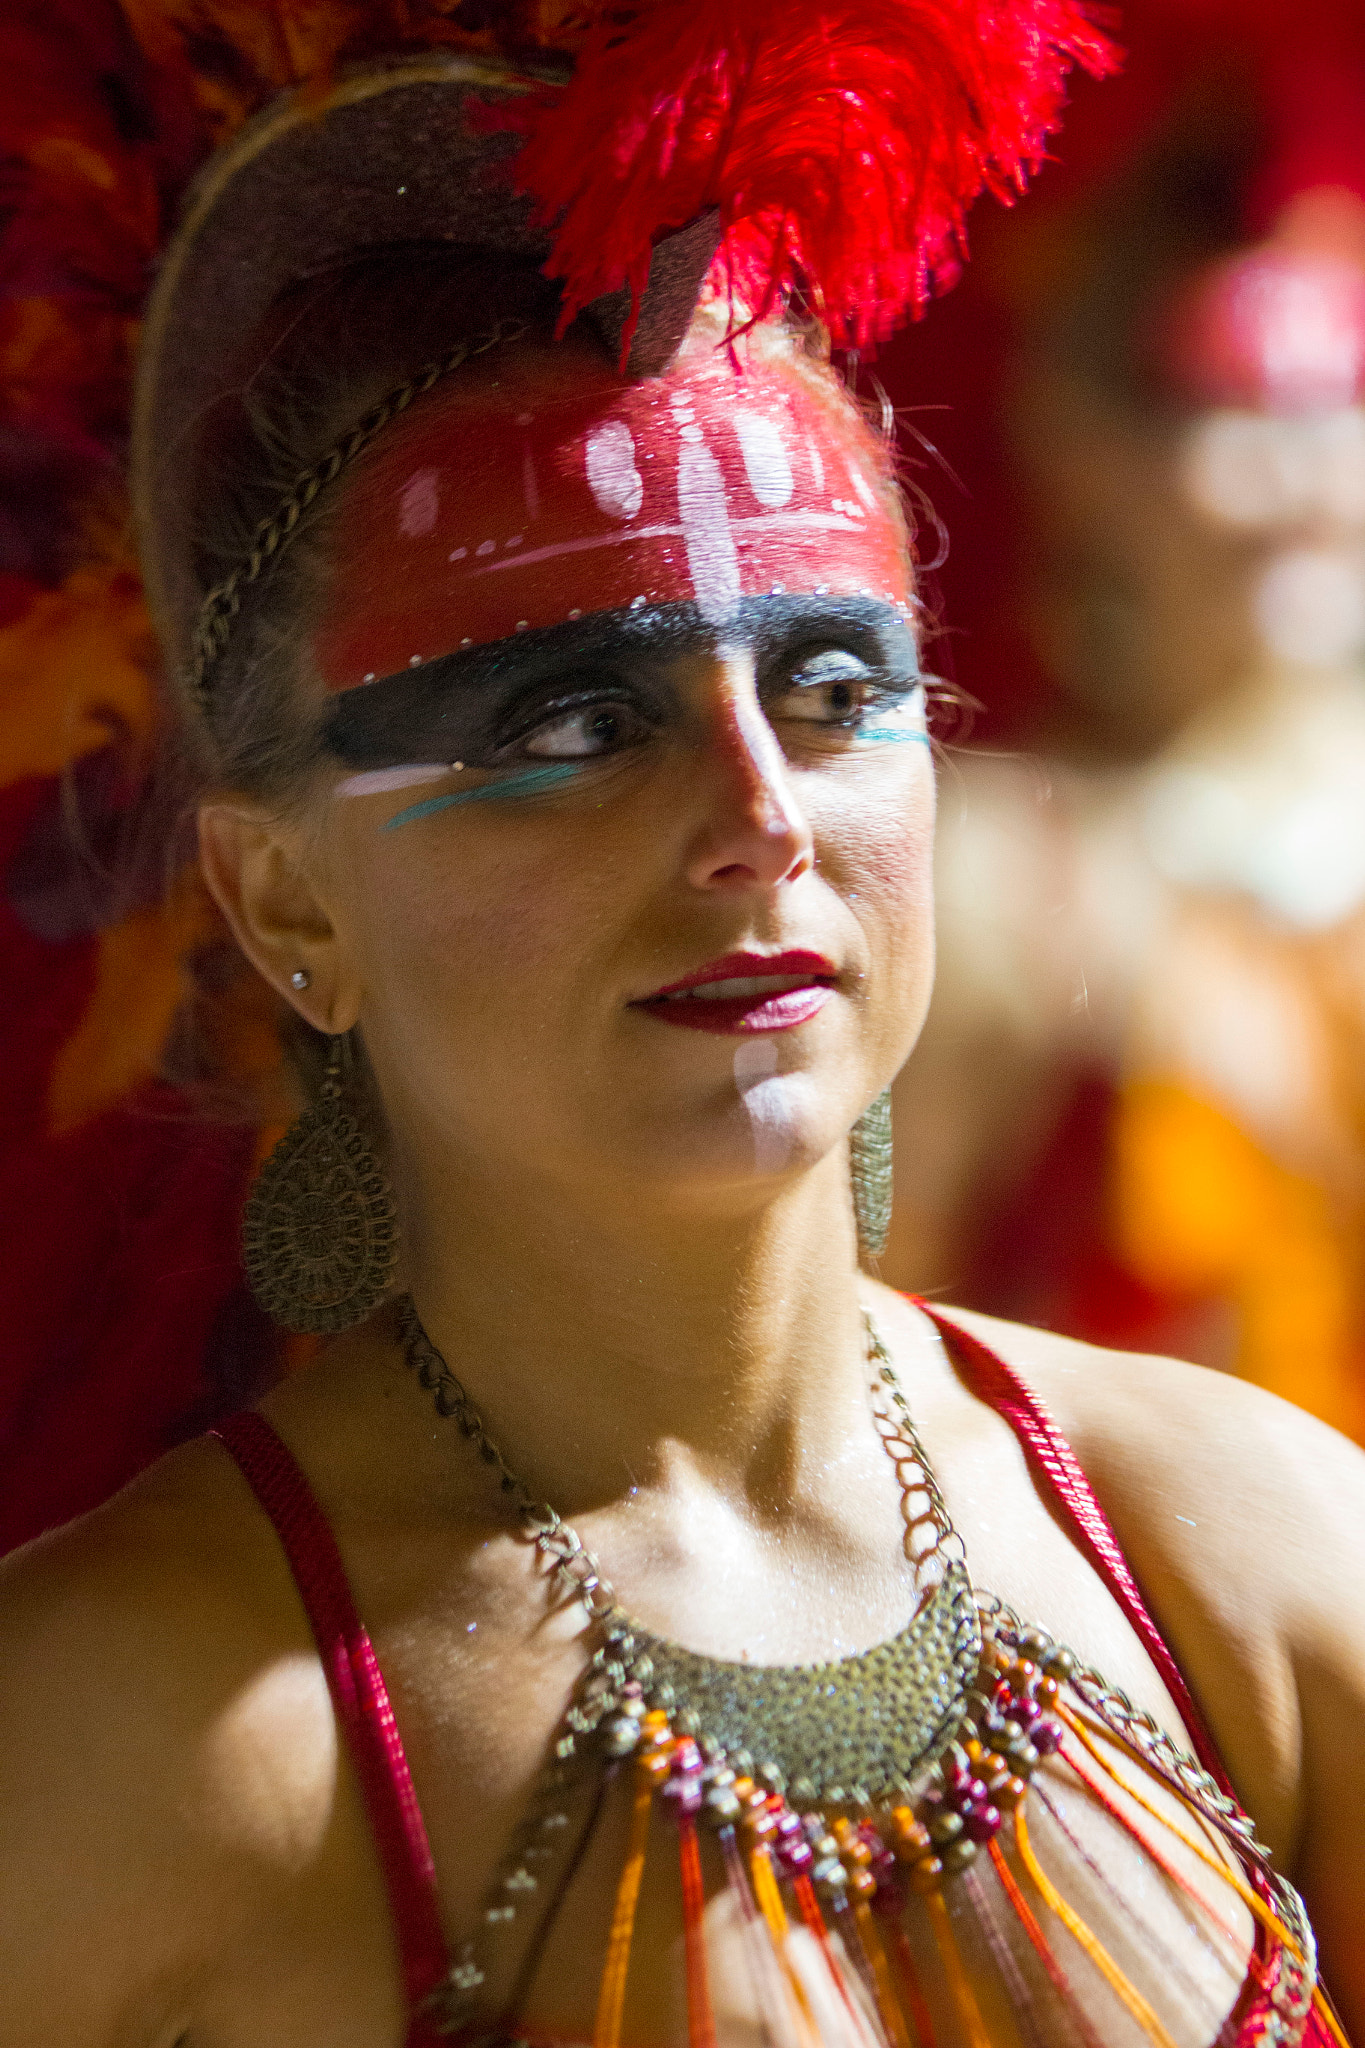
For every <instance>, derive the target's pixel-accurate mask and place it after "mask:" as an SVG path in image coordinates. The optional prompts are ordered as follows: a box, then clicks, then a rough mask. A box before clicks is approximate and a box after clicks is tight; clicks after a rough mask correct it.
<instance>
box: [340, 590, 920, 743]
mask: <svg viewBox="0 0 1365 2048" xmlns="http://www.w3.org/2000/svg"><path fill="white" fill-rule="evenodd" d="M724 646H730V647H740V646H744V647H750V648H752V649H753V651H754V653H755V656H756V665H757V670H758V685H759V692H760V697H761V701H762V703H763V706H764V709H765V711H766V712H767V714H768V716H769V717H770V718H771V719H772V720H773V722H774V725H775V727H778V728H779V729H780V730H781V732H782V735H783V738H784V742H785V743H788V744H791V745H809V744H822V745H828V744H829V743H830V741H831V740H833V739H837V738H838V737H839V736H841V735H842V736H844V737H845V738H847V736H849V735H850V734H854V733H856V732H857V731H858V730H859V728H860V726H861V725H862V724H863V722H864V721H865V720H866V718H867V716H868V715H869V713H873V712H875V711H877V710H878V709H885V708H887V707H888V706H890V705H891V704H893V703H894V702H896V701H898V700H904V699H905V698H907V697H908V696H909V695H910V693H911V692H913V691H914V690H915V689H916V688H917V687H918V686H919V684H920V681H921V677H920V672H919V665H918V660H917V654H916V647H915V640H914V635H913V633H912V631H911V630H910V626H909V624H908V622H907V620H906V619H905V617H904V616H903V614H902V613H901V612H900V611H899V610H898V609H896V608H895V607H894V606H892V605H890V604H886V603H883V602H881V601H879V600H876V599H871V598H861V597H845V598H830V597H818V596H817V597H788V596H785V595H774V596H770V597H765V598H750V599H748V600H746V601H745V602H744V603H743V604H742V605H741V606H740V607H739V609H738V612H737V614H736V616H735V619H734V621H733V623H730V624H727V626H726V627H725V628H724V629H723V630H722V631H720V632H719V633H718V632H717V630H716V629H715V628H714V627H712V626H710V625H708V624H707V623H706V622H705V621H704V620H702V619H701V617H700V615H699V614H698V612H697V609H696V607H695V606H694V605H690V604H686V605H664V606H657V607H652V608H651V607H642V608H640V609H639V610H637V611H631V612H610V613H594V614H589V616H588V617H587V618H585V619H583V620H580V621H576V622H572V623H569V624H566V625H563V626H556V627H552V628H549V629H546V630H545V631H542V632H537V633H527V634H523V635H518V636H517V637H516V638H515V639H511V640H503V641H498V642H496V643H494V644H493V645H491V646H487V647H477V648H469V649H465V650H463V651H460V652H457V653H454V654H450V655H445V656H442V657H440V658H439V659H437V660H435V661H430V662H426V663H424V664H423V666H422V667H421V668H420V669H416V670H413V671H410V672H405V673H401V674H399V675H396V676H389V677H385V678H382V679H381V680H380V681H378V682H375V683H369V684H365V685H362V686H361V687H360V688H358V689H353V690H348V691H345V692H344V693H342V694H341V695H339V696H338V697H336V698H334V699H333V700H332V701H331V703H330V704H329V706H328V709H327V713H326V716H325V720H324V723H323V726H322V730H321V734H320V738H321V741H322V744H323V747H324V749H325V751H326V752H327V753H329V754H330V755H331V756H332V757H333V759H335V760H336V761H338V762H339V763H341V764H344V765H345V766H347V767H349V768H352V769H359V770H369V769H379V768H386V767H395V766H398V765H400V764H401V765H407V764H410V763H441V762H452V761H460V762H463V763H464V764H465V765H466V766H467V767H475V768H489V769H493V768H498V767H500V766H504V765H506V766H511V765H513V763H515V762H519V761H531V762H537V761H546V762H554V761H575V762H582V763H587V762H590V761H592V760H597V759H605V758H607V757H609V756H615V755H620V754H623V753H625V752H627V751H629V750H630V749H631V748H635V747H640V746H643V745H646V744H648V742H649V741H650V740H651V739H653V738H654V737H656V736H657V735H659V734H660V733H662V732H665V731H667V730H668V729H670V728H676V726H677V724H678V722H679V720H680V719H681V718H682V717H683V716H684V715H685V712H684V705H683V702H682V700H681V697H680V693H679V690H678V686H677V681H676V676H675V675H673V674H671V673H670V671H672V670H673V668H674V665H675V664H676V662H677V661H678V660H679V659H680V658H681V657H683V656H686V655H688V654H695V653H701V652H713V651H715V650H716V649H717V647H724Z"/></svg>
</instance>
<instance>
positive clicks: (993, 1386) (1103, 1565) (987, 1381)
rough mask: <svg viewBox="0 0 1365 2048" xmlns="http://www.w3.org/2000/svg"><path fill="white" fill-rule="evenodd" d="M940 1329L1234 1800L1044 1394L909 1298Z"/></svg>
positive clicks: (1206, 1765) (982, 1346)
mask: <svg viewBox="0 0 1365 2048" xmlns="http://www.w3.org/2000/svg"><path fill="white" fill-rule="evenodd" d="M907 1299H908V1300H910V1301H913V1302H914V1305H915V1307H916V1308H918V1309H922V1310H923V1312H924V1314H925V1315H927V1316H928V1318H929V1320H930V1322H931V1323H933V1325H934V1327H935V1328H936V1329H937V1331H938V1333H939V1335H940V1336H941V1337H942V1339H943V1341H944V1344H945V1345H946V1347H947V1349H948V1352H949V1355H950V1357H951V1358H952V1360H953V1362H954V1364H955V1365H956V1366H957V1367H958V1369H959V1371H960V1372H961V1374H962V1377H963V1378H964V1379H965V1380H966V1382H967V1384H968V1386H969V1387H970V1388H971V1390H972V1392H973V1393H974V1394H975V1395H976V1396H977V1397H978V1399H980V1400H982V1401H984V1402H985V1403H986V1404H987V1406H988V1407H991V1408H994V1410H995V1412H996V1414H997V1415H1001V1416H1003V1417H1004V1419H1005V1421H1006V1422H1008V1424H1009V1426H1010V1428H1011V1429H1012V1430H1013V1431H1014V1433H1015V1435H1016V1436H1017V1437H1018V1439H1019V1441H1020V1443H1021V1444H1022V1445H1023V1447H1024V1454H1025V1456H1026V1457H1027V1459H1028V1461H1029V1465H1030V1467H1031V1468H1032V1471H1033V1475H1034V1477H1035V1479H1036V1480H1037V1481H1038V1483H1039V1486H1040V1487H1041V1489H1042V1491H1043V1493H1044V1494H1045V1495H1046V1497H1047V1498H1048V1499H1049V1500H1050V1501H1051V1502H1052V1503H1053V1505H1054V1506H1055V1507H1056V1509H1057V1511H1058V1513H1059V1514H1060V1515H1061V1516H1062V1519H1063V1520H1064V1521H1065V1523H1066V1525H1067V1528H1068V1529H1069V1530H1070V1532H1071V1537H1072V1540H1073V1542H1074V1543H1075V1545H1076V1547H1077V1549H1078V1550H1079V1551H1080V1552H1081V1553H1082V1555H1083V1556H1085V1557H1086V1558H1088V1559H1089V1561H1090V1563H1091V1564H1092V1565H1093V1566H1094V1568H1095V1570H1096V1571H1097V1572H1098V1573H1099V1575H1100V1577H1101V1578H1102V1579H1103V1580H1104V1583H1105V1585H1106V1586H1107V1587H1108V1588H1109V1591H1110V1592H1111V1593H1112V1594H1113V1596H1114V1598H1115V1599H1116V1600H1117V1601H1118V1603H1119V1606H1120V1607H1121V1608H1122V1609H1123V1611H1124V1613H1125V1614H1126V1615H1127V1617H1128V1620H1129V1621H1130V1622H1131V1623H1132V1625H1133V1628H1134V1629H1135V1630H1136V1631H1137V1634H1138V1636H1139V1637H1140V1639H1141V1642H1142V1646H1143V1648H1144V1649H1145V1650H1146V1652H1147V1655H1148V1656H1149V1657H1150V1658H1151V1660H1152V1662H1153V1664H1155V1666H1156V1668H1157V1671H1158V1672H1159V1673H1160V1676H1161V1680H1162V1683H1163V1684H1164V1685H1165V1687H1166V1690H1167V1692H1168V1693H1169V1694H1170V1695H1171V1698H1172V1699H1173V1700H1174V1701H1175V1704H1176V1707H1177V1709H1178V1710H1179V1713H1180V1718H1181V1720H1182V1721H1183V1722H1184V1723H1185V1726H1186V1728H1187V1729H1188V1730H1189V1735H1190V1741H1191V1742H1192V1743H1193V1744H1194V1748H1195V1753H1196V1755H1197V1756H1198V1758H1199V1761H1200V1763H1201V1764H1203V1766H1204V1769H1205V1770H1206V1771H1207V1772H1208V1773H1209V1775H1210V1777H1212V1778H1215V1779H1217V1781H1218V1784H1219V1785H1220V1786H1221V1787H1222V1789H1223V1791H1224V1792H1226V1793H1228V1794H1229V1795H1231V1793H1232V1786H1231V1784H1230V1782H1229V1780H1228V1775H1227V1772H1226V1771H1225V1770H1224V1768H1223V1760H1222V1758H1221V1757H1220V1756H1219V1754H1218V1751H1217V1749H1216V1748H1215V1747H1214V1743H1213V1738H1212V1736H1211V1735H1210V1734H1209V1731H1208V1728H1207V1726H1206V1724H1205V1721H1204V1717H1203V1715H1202V1714H1201V1713H1200V1711H1199V1709H1198V1707H1197V1706H1196V1705H1195V1703H1194V1696H1193V1694H1192V1693H1191V1692H1190V1689H1189V1687H1188V1686H1187V1685H1186V1683H1185V1681H1184V1679H1183V1678H1182V1677H1181V1675H1180V1668H1179V1666H1178V1665H1177V1663H1176V1661H1175V1658H1174V1657H1173V1656H1172V1655H1171V1653H1170V1651H1169V1650H1168V1649H1167V1647H1166V1644H1165V1641H1164V1639H1163V1637H1162V1635H1161V1633H1160V1631H1159V1630H1158V1628H1157V1625H1156V1623H1155V1622H1154V1621H1153V1620H1152V1617H1151V1615H1150V1614H1149V1613H1148V1611H1147V1604H1146V1602H1145V1601H1144V1599H1143V1597H1142V1595H1141V1593H1140V1592H1139V1591H1138V1588H1137V1581H1136V1580H1135V1579H1134V1577H1133V1574H1132V1572H1131V1571H1130V1570H1129V1568H1128V1560H1127V1558H1126V1557H1125V1556H1124V1554H1123V1552H1122V1551H1121V1550H1120V1548H1119V1540H1118V1537H1117V1536H1116V1535H1115V1534H1114V1532H1113V1530H1112V1528H1111V1527H1110V1526H1109V1518H1108V1516H1107V1515H1106V1514H1105V1512H1104V1509H1103V1508H1102V1507H1101V1506H1100V1504H1099V1502H1098V1501H1097V1500H1096V1498H1095V1496H1094V1494H1093V1493H1092V1492H1091V1490H1090V1482H1089V1480H1088V1479H1087V1478H1086V1476H1085V1474H1084V1472H1082V1470H1081V1468H1080V1465H1079V1464H1078V1463H1077V1460H1076V1454H1075V1452H1074V1451H1073V1450H1072V1448H1071V1446H1070V1444H1069V1443H1068V1442H1067V1440H1066V1438H1065V1437H1064V1436H1063V1435H1062V1432H1061V1431H1060V1430H1059V1429H1058V1427H1057V1425H1056V1423H1055V1422H1054V1421H1053V1420H1052V1417H1051V1416H1050V1415H1049V1414H1048V1412H1047V1410H1046V1408H1045V1407H1044V1406H1043V1404H1042V1402H1041V1401H1040V1400H1039V1399H1038V1396H1037V1395H1036V1394H1035V1393H1034V1392H1033V1391H1032V1389H1031V1388H1030V1387H1028V1386H1026V1385H1025V1384H1024V1382H1023V1380H1021V1379H1020V1377H1019V1375H1018V1373H1017V1372H1016V1371H1015V1370H1014V1367H1013V1366H1012V1365H1007V1364H1006V1363H1005V1361H1004V1359H1003V1358H1001V1357H999V1356H998V1355H997V1353H995V1352H994V1351H992V1350H991V1349H990V1348H989V1346H988V1345H985V1344H983V1343H982V1342H981V1339H980V1338H979V1337H973V1336H972V1335H971V1334H970V1332H969V1331H967V1330H964V1329H963V1328H962V1326H961V1324H959V1323H955V1322H953V1321H951V1320H950V1319H949V1317H947V1316H945V1315H944V1314H943V1313H942V1311H941V1310H939V1309H936V1308H935V1307H934V1306H933V1305H932V1303H930V1302H927V1301H922V1300H921V1299H920V1298H919V1297H918V1296H917V1295H909V1296H908V1297H907Z"/></svg>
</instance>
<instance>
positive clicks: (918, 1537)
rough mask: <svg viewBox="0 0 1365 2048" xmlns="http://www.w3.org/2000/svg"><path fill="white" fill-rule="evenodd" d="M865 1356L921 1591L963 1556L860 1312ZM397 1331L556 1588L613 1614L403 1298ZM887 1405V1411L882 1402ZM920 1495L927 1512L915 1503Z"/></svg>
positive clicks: (608, 1593)
mask: <svg viewBox="0 0 1365 2048" xmlns="http://www.w3.org/2000/svg"><path fill="white" fill-rule="evenodd" d="M862 1313H863V1325H864V1329H865V1330H866V1333H867V1354H868V1360H869V1363H870V1364H871V1365H872V1367H873V1376H872V1396H873V1421H874V1424H875V1426H876V1430H877V1434H878V1436H879V1437H880V1439H881V1442H882V1447H883V1449H884V1450H885V1451H886V1454H887V1456H888V1457H889V1458H890V1459H891V1461H892V1464H893V1465H894V1466H895V1469H896V1477H897V1479H898V1481H899V1483H900V1488H901V1503H902V1514H903V1516H904V1519H905V1524H906V1536H905V1552H906V1556H907V1558H908V1560H909V1562H910V1564H911V1565H912V1567H913V1568H914V1570H915V1575H916V1581H917V1584H918V1585H919V1586H920V1588H921V1589H922V1590H927V1589H930V1588H932V1587H934V1586H935V1585H937V1584H938V1583H939V1581H940V1579H941V1578H942V1576H943V1574H944V1572H945V1570H946V1568H947V1567H948V1565H949V1564H954V1565H960V1566H963V1567H965V1565H966V1551H965V1548H964V1546H963V1543H962V1539H961V1537H960V1536H959V1535H958V1533H957V1531H956V1529H955V1528H954V1527H953V1524H952V1519H951V1517H950V1516H949V1513H948V1506H947V1503H946V1501H945V1500H944V1498H943V1494H942V1491H941V1490H940V1487H939V1484H938V1480H937V1478H936V1477H935V1475H934V1469H933V1466H932V1465H931V1464H930V1462H929V1457H928V1453H927V1452H926V1451H925V1448H924V1445H923V1444H922V1442H921V1441H920V1437H919V1432H918V1431H917V1429H916V1428H915V1424H914V1421H913V1419H912V1417H911V1414H910V1408H909V1404H908V1402H907V1401H906V1399H905V1396H904V1394H903V1393H902V1391H901V1387H900V1382H899V1381H898V1380H897V1378H896V1374H895V1369H894V1367H893V1366H892V1363H891V1354H890V1352H889V1351H888V1350H887V1348H886V1345H885V1343H884V1341H883V1339H882V1337H881V1335H880V1333H879V1331H878V1330H877V1327H876V1324H875V1323H874V1322H873V1320H872V1317H871V1315H870V1314H869V1313H868V1311H867V1310H866V1309H864V1310H863V1312H862ZM398 1321H399V1334H400V1337H401V1340H402V1345H403V1351H404V1355H405V1357H406V1359H407V1362H408V1364H409V1366H410V1367H411V1368H412V1370H413V1371H414V1372H415V1373H416V1375H417V1377H418V1379H419V1380H420V1381H421V1383H422V1385H423V1386H424V1387H425V1388H426V1389H427V1390H428V1392H429V1393H431V1394H432V1395H433V1396H434V1398H435V1403H436V1410H437V1413H438V1414H439V1415H443V1416H446V1417H447V1418H448V1419H449V1420H450V1421H452V1422H454V1423H455V1425H456V1427H457V1428H458V1429H459V1430H460V1432H461V1433H462V1434H463V1435H464V1436H466V1437H468V1439H469V1441H470V1442H471V1443H472V1444H473V1446H474V1448H475V1450H476V1451H477V1452H478V1454H479V1456H480V1457H481V1458H482V1459H483V1461H484V1463H485V1464H486V1465H491V1466H493V1468H494V1470H495V1471H496V1472H497V1475H498V1483H499V1485H500V1487H501V1489H502V1491H503V1492H504V1493H505V1494H506V1495H507V1496H508V1497H509V1499H510V1500H511V1501H512V1503H513V1505H514V1507H515V1508H516V1510H517V1513H518V1514H519V1515H520V1517H521V1521H522V1527H523V1529H524V1531H525V1533H526V1535H527V1537H528V1539H529V1540H530V1541H531V1542H532V1543H534V1545H535V1547H536V1549H537V1550H538V1551H539V1552H540V1554H541V1556H542V1557H543V1558H545V1560H546V1561H547V1563H548V1564H549V1565H550V1568H551V1572H552V1575H553V1577H554V1578H555V1579H556V1580H557V1581H558V1583H559V1586H560V1589H561V1591H563V1592H564V1593H566V1594H569V1595H571V1596H572V1597H575V1598H577V1599H579V1600H581V1601H582V1603H583V1605H584V1607H585V1608H586V1609H587V1611H588V1614H589V1615H590V1616H591V1618H592V1619H593V1620H594V1621H606V1620H608V1619H609V1618H611V1617H613V1616H615V1615H616V1614H617V1613H618V1612H619V1602H618V1600H617V1597H616V1592H615V1589H614V1588H613V1586H612V1585H611V1584H610V1582H609V1581H608V1580H607V1579H606V1578H604V1577H603V1575H602V1567H601V1565H600V1564H599V1562H598V1560H597V1558H596V1557H595V1556H594V1554H593V1552H592V1551H590V1550H589V1549H588V1548H587V1547H586V1545H585V1544H584V1543H583V1541H582V1539H581V1538H580V1537H579V1536H578V1534H577V1533H576V1532H575V1531H574V1530H573V1529H571V1528H570V1527H569V1524H568V1523H567V1522H566V1521H564V1519H563V1518H562V1516H561V1515H560V1514H559V1513H558V1512H557V1510H556V1509H554V1508H553V1507H551V1506H550V1504H549V1502H548V1501H540V1500H537V1499H536V1498H535V1496H534V1494H533V1493H532V1492H531V1489H530V1488H529V1487H528V1486H527V1484H526V1482H525V1481H524V1480H523V1479H522V1478H521V1477H520V1476H519V1474H517V1473H516V1472H514V1471H513V1470H512V1468H511V1466H510V1465H509V1464H508V1462H507V1460H506V1458H505V1457H504V1456H503V1454H502V1451H501V1450H500V1449H499V1447H498V1445H497V1444H495V1443H494V1441H493V1439H492V1438H491V1437H490V1436H489V1434H488V1431H487V1430H486V1429H485V1427H484V1422H483V1417H482V1416H481V1415H480V1413H479V1410H478V1408H477V1407H476V1406H475V1404H474V1402H473V1400H472V1399H471V1398H470V1395H469V1393H468V1391H467V1389H466V1388H465V1387H464V1385H463V1384H462V1383H461V1381H460V1380H459V1379H457V1377H456V1376H455V1374H454V1373H453V1372H452V1371H451V1369H450V1366H449V1365H448V1364H447V1362H446V1360H445V1358H444V1357H443V1356H442V1354H441V1352H440V1351H438V1350H437V1348H436V1346H435V1345H434V1344H433V1343H432V1341H431V1339H430V1337H429V1336H428V1335H427V1333H426V1330H425V1329H424V1328H423V1326H422V1320H421V1317H420V1316H419V1315H418V1313H417V1309H416V1306H415V1304H414V1302H413V1299H412V1296H411V1295H410V1294H405V1295H404V1296H403V1297H402V1298H401V1300H400V1302H399V1304H398ZM888 1401H889V1403H890V1412H888V1411H887V1408H886V1407H885V1406H884V1405H883V1404H884V1403H885V1402H888ZM920 1494H923V1495H924V1496H925V1498H926V1500H927V1503H928V1505H927V1508H924V1509H921V1508H920V1507H918V1506H917V1505H916V1496H917V1495H920Z"/></svg>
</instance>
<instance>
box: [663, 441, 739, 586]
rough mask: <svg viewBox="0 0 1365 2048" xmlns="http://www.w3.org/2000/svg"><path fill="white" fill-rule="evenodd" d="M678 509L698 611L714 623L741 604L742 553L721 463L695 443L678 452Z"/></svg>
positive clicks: (690, 443) (689, 443)
mask: <svg viewBox="0 0 1365 2048" xmlns="http://www.w3.org/2000/svg"><path fill="white" fill-rule="evenodd" d="M678 511H679V514H680V515H681V518H682V529H683V544H684V546H685V547H686V549H687V567H688V571H689V573H690V575H691V577H692V588H693V590H694V592H695V593H696V599H697V609H698V611H699V612H700V613H701V615H702V617H703V618H704V619H705V620H706V621H707V623H708V624H709V625H715V624H718V623H719V622H720V621H721V620H722V619H728V618H730V617H732V616H733V614H734V611H735V609H736V607H737V606H738V604H739V595H740V576H739V555H738V553H737V552H736V549H735V537H734V535H733V533H732V532H731V531H730V508H729V506H728V505H727V503H726V501H725V478H724V477H723V476H722V475H721V469H720V464H719V463H718V462H717V461H716V458H715V456H714V455H713V454H712V453H711V450H710V449H709V448H705V447H698V446H697V444H696V443H695V442H688V444H687V445H686V446H685V447H684V448H683V449H682V450H681V452H680V454H679V456H678Z"/></svg>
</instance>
